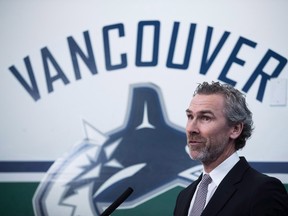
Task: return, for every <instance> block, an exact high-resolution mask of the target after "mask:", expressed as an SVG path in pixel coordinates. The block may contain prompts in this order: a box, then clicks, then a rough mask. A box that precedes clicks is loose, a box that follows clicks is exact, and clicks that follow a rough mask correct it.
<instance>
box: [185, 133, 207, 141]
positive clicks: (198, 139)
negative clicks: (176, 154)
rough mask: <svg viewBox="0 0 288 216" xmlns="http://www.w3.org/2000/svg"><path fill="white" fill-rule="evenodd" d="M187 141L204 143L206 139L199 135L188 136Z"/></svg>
mask: <svg viewBox="0 0 288 216" xmlns="http://www.w3.org/2000/svg"><path fill="white" fill-rule="evenodd" d="M187 139H188V140H189V141H197V142H204V141H206V138H204V137H202V136H201V135H199V134H188V135H187Z"/></svg>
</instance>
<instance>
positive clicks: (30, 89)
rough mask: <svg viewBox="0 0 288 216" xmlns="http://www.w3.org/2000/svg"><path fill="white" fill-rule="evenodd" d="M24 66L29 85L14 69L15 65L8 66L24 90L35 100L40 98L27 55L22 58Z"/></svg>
mask: <svg viewBox="0 0 288 216" xmlns="http://www.w3.org/2000/svg"><path fill="white" fill-rule="evenodd" d="M24 62H25V66H26V69H27V72H28V75H29V79H30V83H31V86H30V85H29V84H28V83H27V82H26V80H25V79H24V78H23V76H22V75H21V74H20V73H19V71H18V70H17V69H16V67H14V66H11V67H9V69H10V71H11V72H12V73H13V75H14V76H15V77H16V79H17V80H18V81H19V82H20V84H21V85H22V86H23V87H24V88H25V90H26V91H27V92H28V93H29V94H30V96H31V97H32V98H33V99H34V100H35V101H37V100H39V99H40V93H39V90H38V86H37V83H36V79H35V76H34V72H33V69H32V66H31V62H30V59H29V57H28V56H27V57H25V58H24Z"/></svg>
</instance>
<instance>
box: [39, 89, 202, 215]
mask: <svg viewBox="0 0 288 216" xmlns="http://www.w3.org/2000/svg"><path fill="white" fill-rule="evenodd" d="M183 113H184V111H183ZM84 126H85V130H86V133H87V139H85V140H83V141H82V142H81V143H80V144H79V145H77V146H76V147H74V148H73V149H72V150H71V151H70V152H69V153H68V154H66V155H65V156H63V157H62V158H61V159H59V160H57V161H56V162H55V163H54V165H53V166H52V167H51V169H50V170H49V171H48V173H47V176H46V178H45V179H43V181H42V183H41V184H40V186H39V187H38V189H37V191H36V193H35V196H34V210H35V213H36V214H37V215H59V212H60V213H61V215H88V214H90V215H100V214H101V212H103V210H104V209H105V208H106V207H107V206H108V205H109V204H111V203H112V202H113V201H114V200H115V198H116V197H118V196H119V195H120V194H121V193H122V192H123V191H124V190H125V189H126V188H127V187H132V188H133V189H134V193H133V194H132V195H131V196H130V197H129V198H128V199H127V201H125V203H124V204H123V206H124V207H126V208H132V207H133V206H135V205H137V203H139V202H141V201H143V200H147V199H149V198H151V197H153V195H155V194H157V193H158V194H159V192H161V190H162V191H163V190H165V188H168V187H169V186H171V185H173V184H175V182H179V181H180V182H181V181H185V179H186V180H187V179H189V174H188V175H187V171H189V172H188V173H190V174H191V172H192V173H193V170H191V167H192V169H194V171H195V172H194V173H196V172H197V171H199V170H200V168H199V166H197V165H199V163H198V162H195V161H192V160H191V159H190V158H189V156H188V154H187V152H186V150H185V147H186V135H185V131H184V129H183V128H180V127H178V126H176V125H174V124H173V123H171V122H170V121H169V120H168V118H167V115H166V111H165V106H164V103H163V101H162V95H161V92H160V90H159V88H158V87H157V86H155V85H153V84H145V85H140V84H139V85H134V86H132V88H131V91H130V99H129V105H128V111H127V117H126V121H125V123H124V124H123V126H122V127H120V128H118V129H117V130H114V131H112V132H110V133H108V134H103V133H101V132H100V131H98V130H97V129H96V128H95V127H94V126H92V125H91V124H89V123H88V122H86V121H84ZM87 131H88V132H87ZM91 134H92V135H91ZM90 135H91V136H90ZM91 137H92V138H91ZM193 167H194V168H193ZM195 167H196V169H195ZM197 167H198V168H197ZM183 177H184V178H183ZM191 179H193V177H192V178H190V182H191ZM121 206H122V205H121Z"/></svg>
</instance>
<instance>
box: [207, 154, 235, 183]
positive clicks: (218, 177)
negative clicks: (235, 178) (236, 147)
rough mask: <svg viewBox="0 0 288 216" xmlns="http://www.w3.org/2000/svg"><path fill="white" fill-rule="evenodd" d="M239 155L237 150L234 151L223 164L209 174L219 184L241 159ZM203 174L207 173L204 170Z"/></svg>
mask: <svg viewBox="0 0 288 216" xmlns="http://www.w3.org/2000/svg"><path fill="white" fill-rule="evenodd" d="M239 160H240V159H239V156H238V154H237V152H234V153H233V154H232V155H230V156H229V157H228V158H227V159H226V160H224V161H223V162H222V163H221V164H219V165H218V166H217V167H216V168H215V169H213V170H212V171H211V172H210V173H209V175H210V177H211V178H212V180H213V182H214V183H215V184H216V186H217V187H218V185H219V184H220V183H221V181H222V180H223V178H224V177H225V176H226V175H227V174H228V172H229V171H230V170H231V169H232V168H233V166H234V165H235V164H236V163H237V162H238V161H239ZM203 174H206V173H205V172H203Z"/></svg>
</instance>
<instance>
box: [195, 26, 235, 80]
mask: <svg viewBox="0 0 288 216" xmlns="http://www.w3.org/2000/svg"><path fill="white" fill-rule="evenodd" d="M212 33H213V28H212V27H208V29H207V33H206V39H205V45H204V51H203V55H202V60H201V67H200V74H204V75H205V74H206V73H207V71H208V70H209V68H210V66H211V65H212V63H213V62H214V60H215V58H216V56H217V55H218V53H219V51H220V50H221V48H222V46H223V45H224V43H225V41H226V40H227V38H228V36H229V34H230V32H227V31H225V32H224V34H223V35H222V37H221V39H220V41H219V42H218V44H217V46H216V48H215V49H214V51H213V52H212V54H211V57H210V58H209V59H208V52H209V47H210V43H211V37H212Z"/></svg>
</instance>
